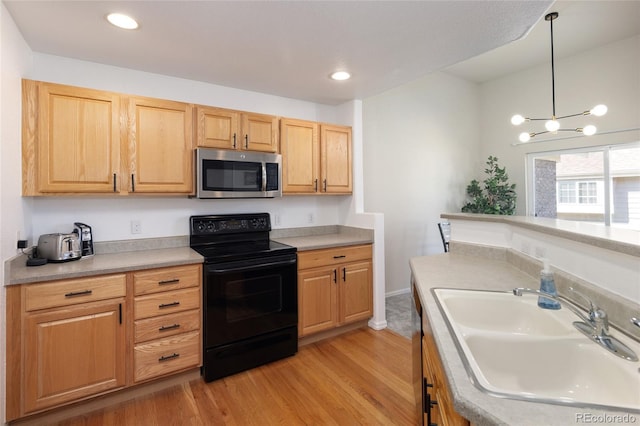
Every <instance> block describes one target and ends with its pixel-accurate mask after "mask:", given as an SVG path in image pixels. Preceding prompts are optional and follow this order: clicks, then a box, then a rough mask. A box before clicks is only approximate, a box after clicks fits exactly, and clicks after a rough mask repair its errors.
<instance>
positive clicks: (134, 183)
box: [131, 173, 136, 192]
mask: <svg viewBox="0 0 640 426" xmlns="http://www.w3.org/2000/svg"><path fill="white" fill-rule="evenodd" d="M131 192H136V180H135V178H134V174H133V173H131Z"/></svg>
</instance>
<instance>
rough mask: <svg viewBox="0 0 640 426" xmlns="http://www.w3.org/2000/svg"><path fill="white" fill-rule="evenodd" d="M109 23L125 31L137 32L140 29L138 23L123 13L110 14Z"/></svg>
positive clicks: (108, 16)
mask: <svg viewBox="0 0 640 426" xmlns="http://www.w3.org/2000/svg"><path fill="white" fill-rule="evenodd" d="M107 21H109V22H110V23H111V24H113V25H115V26H116V27H119V28H124V29H125V30H135V29H136V28H138V23H137V22H136V20H135V19H133V18H132V17H130V16H127V15H123V14H122V13H110V14H108V15H107Z"/></svg>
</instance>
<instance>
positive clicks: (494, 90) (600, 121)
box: [475, 36, 640, 214]
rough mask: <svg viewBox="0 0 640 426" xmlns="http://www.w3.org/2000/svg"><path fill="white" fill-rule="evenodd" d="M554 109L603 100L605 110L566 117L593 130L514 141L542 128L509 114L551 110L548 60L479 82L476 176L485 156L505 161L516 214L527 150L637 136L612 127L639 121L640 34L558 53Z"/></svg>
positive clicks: (521, 209)
mask: <svg viewBox="0 0 640 426" xmlns="http://www.w3.org/2000/svg"><path fill="white" fill-rule="evenodd" d="M555 70H556V79H555V81H556V112H557V113H558V115H567V114H574V113H578V112H582V111H584V110H588V109H590V108H592V107H594V106H595V105H597V104H600V103H604V104H606V105H607V106H608V107H609V112H608V113H607V115H605V116H603V117H592V116H589V117H577V118H574V119H567V120H566V123H567V127H571V124H573V126H575V127H582V126H583V125H584V124H587V123H591V124H593V125H595V126H596V127H597V128H598V134H596V135H594V136H590V137H587V136H579V137H572V138H570V139H562V140H561V139H559V138H558V137H563V138H566V137H567V135H570V136H572V135H574V133H572V132H567V133H561V134H559V135H557V136H547V135H541V136H536V137H535V138H534V139H532V142H533V141H535V140H539V141H544V140H547V141H545V142H534V143H531V142H530V143H528V144H523V145H518V146H512V144H514V143H517V142H518V135H519V134H520V133H521V132H523V131H527V130H529V129H532V131H534V130H533V129H536V128H537V129H541V127H540V126H542V125H538V127H534V126H530V125H529V124H530V123H525V124H523V125H521V126H518V127H515V126H512V125H511V122H510V119H511V116H513V115H514V114H516V113H520V114H522V115H525V116H531V117H548V116H550V114H551V65H550V64H545V65H541V66H539V67H535V68H531V69H528V70H525V71H522V72H518V73H514V74H511V75H509V76H506V77H503V78H500V79H496V80H493V81H490V82H487V83H484V84H483V85H482V86H481V88H480V90H481V108H480V113H481V123H482V128H481V134H482V138H481V152H480V156H479V157H478V160H477V164H476V165H475V170H476V177H477V178H479V179H484V176H482V171H483V170H484V161H486V159H487V156H489V155H494V156H497V157H498V159H499V163H500V165H501V166H506V168H507V173H508V174H509V177H510V180H511V182H513V183H515V184H516V192H517V193H518V208H517V214H525V184H526V180H525V174H526V172H525V157H526V154H527V153H530V152H544V151H549V150H556V149H565V148H578V147H584V146H595V145H607V144H615V143H626V142H633V141H637V140H640V131H638V130H636V131H633V132H625V133H612V134H606V133H607V132H615V131H618V130H622V129H630V128H636V129H638V128H639V127H640V36H636V37H633V38H630V39H626V40H622V41H618V42H615V43H612V44H609V45H606V46H603V47H600V48H597V49H593V50H589V51H587V52H584V53H581V54H579V55H575V56H572V57H569V58H563V59H557V58H556V61H555Z"/></svg>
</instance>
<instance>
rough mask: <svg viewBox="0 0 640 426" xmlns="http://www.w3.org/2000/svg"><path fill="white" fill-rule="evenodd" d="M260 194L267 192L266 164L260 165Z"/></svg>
mask: <svg viewBox="0 0 640 426" xmlns="http://www.w3.org/2000/svg"><path fill="white" fill-rule="evenodd" d="M262 192H267V164H266V163H262Z"/></svg>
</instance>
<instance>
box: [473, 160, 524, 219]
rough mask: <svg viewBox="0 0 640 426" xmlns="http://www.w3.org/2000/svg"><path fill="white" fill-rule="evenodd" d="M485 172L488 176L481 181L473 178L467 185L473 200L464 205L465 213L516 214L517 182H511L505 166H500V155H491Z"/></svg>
mask: <svg viewBox="0 0 640 426" xmlns="http://www.w3.org/2000/svg"><path fill="white" fill-rule="evenodd" d="M486 164H487V166H488V167H487V168H486V169H485V170H484V172H485V173H486V174H487V178H486V179H485V180H484V181H483V184H484V186H483V187H482V186H480V182H478V181H477V180H476V179H473V180H472V181H471V183H470V184H469V185H468V186H467V195H468V196H469V197H470V198H471V201H469V202H467V203H466V204H465V205H464V206H463V207H462V212H464V213H485V214H505V215H507V214H514V213H515V210H516V191H515V188H516V184H515V183H514V184H509V175H508V174H507V171H506V168H505V167H502V168H501V167H499V166H498V157H492V156H491V155H490V156H489V159H488V160H487V163H486Z"/></svg>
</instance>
